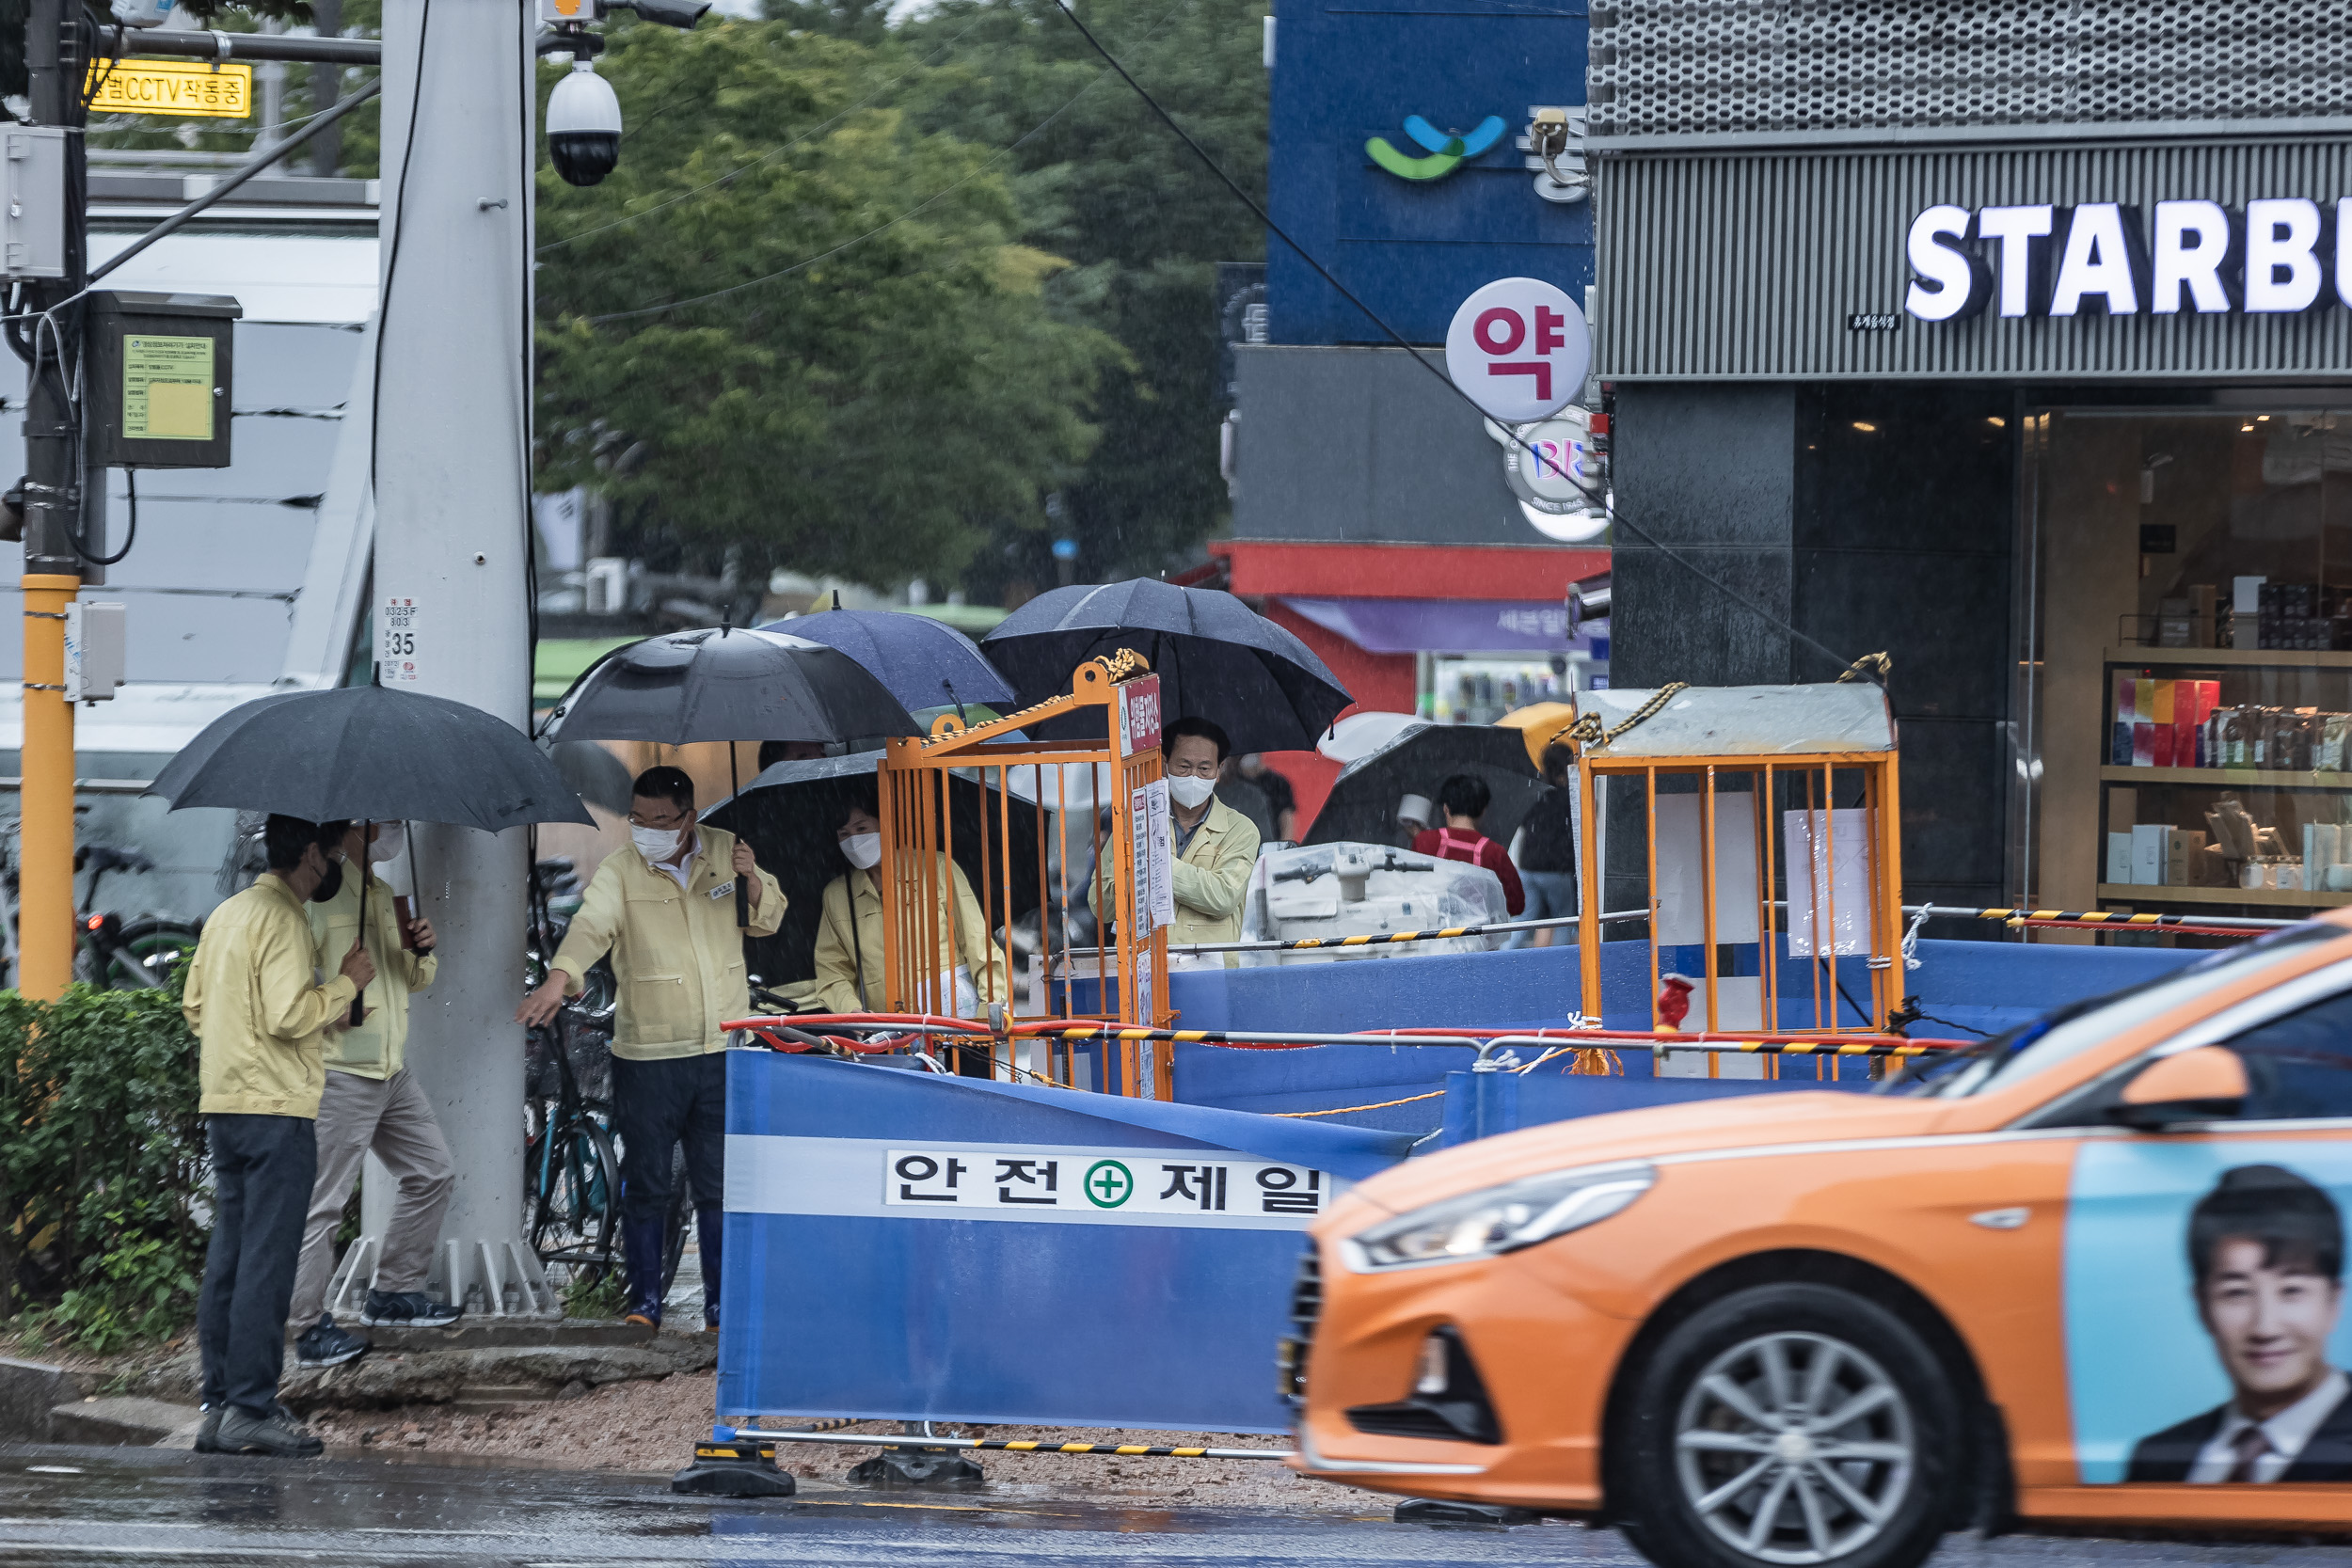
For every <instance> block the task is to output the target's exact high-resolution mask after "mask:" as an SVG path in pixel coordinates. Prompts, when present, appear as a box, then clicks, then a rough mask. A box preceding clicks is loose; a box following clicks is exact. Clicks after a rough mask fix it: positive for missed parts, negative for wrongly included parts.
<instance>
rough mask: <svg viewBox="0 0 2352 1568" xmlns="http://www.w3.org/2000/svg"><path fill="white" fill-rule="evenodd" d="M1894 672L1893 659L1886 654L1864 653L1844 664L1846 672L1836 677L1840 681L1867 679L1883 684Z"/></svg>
mask: <svg viewBox="0 0 2352 1568" xmlns="http://www.w3.org/2000/svg"><path fill="white" fill-rule="evenodd" d="M1894 673H1895V661H1894V660H1893V659H1892V658H1889V657H1887V656H1886V655H1884V654H1864V655H1863V656H1862V657H1860V658H1857V659H1855V660H1854V661H1853V662H1852V663H1851V664H1850V665H1848V666H1846V673H1844V674H1842V675H1839V676H1838V677H1837V678H1838V679H1839V680H1841V681H1859V680H1867V681H1873V682H1876V683H1877V684H1878V685H1880V686H1884V685H1885V684H1886V682H1887V678H1888V677H1889V676H1891V675H1892V674H1894Z"/></svg>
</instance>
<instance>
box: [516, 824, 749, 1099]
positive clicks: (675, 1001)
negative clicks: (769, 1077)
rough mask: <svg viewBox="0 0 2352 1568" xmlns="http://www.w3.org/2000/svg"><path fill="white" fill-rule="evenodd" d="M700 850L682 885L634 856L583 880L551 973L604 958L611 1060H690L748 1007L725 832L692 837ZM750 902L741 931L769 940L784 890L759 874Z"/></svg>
mask: <svg viewBox="0 0 2352 1568" xmlns="http://www.w3.org/2000/svg"><path fill="white" fill-rule="evenodd" d="M695 831H696V832H699V833H700V834H701V835H702V843H701V846H700V847H698V848H697V849H696V850H695V852H694V858H693V859H692V860H691V861H690V862H688V863H687V864H688V872H687V879H686V885H685V886H684V887H683V888H681V887H679V886H678V884H677V879H675V878H674V877H672V876H671V875H670V874H669V873H668V872H666V871H658V870H656V869H654V868H653V867H652V866H650V865H647V864H646V863H645V857H644V856H643V855H641V854H639V853H638V852H637V851H636V850H635V849H633V848H630V849H618V850H615V851H613V852H612V854H610V855H607V856H606V857H605V858H604V863H603V864H602V865H600V866H598V867H596V876H594V877H593V878H591V879H589V882H588V892H587V894H586V895H585V896H584V897H583V898H582V899H581V901H580V912H579V913H578V914H576V915H574V916H573V917H572V928H571V929H570V930H569V931H568V932H566V933H565V934H564V944H563V946H561V947H559V948H558V949H556V954H555V965H554V967H555V968H557V969H560V970H562V971H563V972H564V974H568V975H570V976H571V977H572V987H571V989H572V990H574V991H575V992H576V991H578V990H580V976H581V975H583V974H587V973H588V970H589V968H590V967H591V966H592V965H594V964H595V963H596V960H597V959H598V958H603V957H604V955H605V954H606V953H607V952H608V951H609V952H610V953H612V973H613V974H614V976H615V977H616V978H617V979H618V980H619V981H620V1008H619V1013H618V1016H617V1017H616V1018H615V1019H614V1020H613V1029H612V1054H614V1055H615V1056H625V1057H627V1058H628V1059H629V1060H630V1061H633V1062H649V1061H658V1060H660V1059H661V1058H664V1057H669V1056H699V1055H702V1054H703V1053H706V1052H710V1051H723V1050H725V1049H726V1043H727V1037H726V1031H725V1030H723V1029H722V1028H721V1027H720V1025H721V1024H723V1023H725V1022H728V1021H729V1020H731V1019H739V1018H741V1017H743V1016H745V1015H746V1014H748V1013H749V1012H750V1011H751V1010H752V993H751V985H750V982H749V979H748V978H747V975H746V972H745V970H744V967H743V935H744V932H742V931H739V930H738V929H737V928H736V924H735V874H734V872H733V871H732V870H731V869H730V866H731V865H732V863H733V861H734V859H735V835H734V834H733V833H730V832H724V831H723V830H721V829H718V828H712V827H707V826H706V827H702V828H698V829H696V830H695ZM759 885H760V889H761V893H760V897H759V902H758V903H757V904H756V905H755V906H754V907H753V909H752V923H751V925H750V926H749V927H747V928H746V929H747V930H748V932H749V934H750V935H752V936H755V937H765V936H773V935H774V934H775V930H776V926H777V924H778V923H779V922H781V921H782V920H783V919H784V889H782V888H780V887H778V886H777V885H776V879H774V878H773V877H771V876H770V875H769V874H768V873H767V872H766V871H762V872H760V873H759Z"/></svg>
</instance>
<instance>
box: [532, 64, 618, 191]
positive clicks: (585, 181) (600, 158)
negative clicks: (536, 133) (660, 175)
mask: <svg viewBox="0 0 2352 1568" xmlns="http://www.w3.org/2000/svg"><path fill="white" fill-rule="evenodd" d="M548 154H549V155H550V156H551V157H553V158H554V160H555V172H556V173H558V174H560V175H562V176H563V177H564V180H565V182H568V183H570V184H574V185H593V184H595V183H596V182H597V181H599V180H602V179H603V178H604V177H605V176H606V175H608V174H610V173H612V166H613V165H615V164H617V163H619V162H620V161H621V101H620V100H619V99H618V98H615V97H614V96H613V95H612V84H611V83H610V82H607V81H606V80H605V79H604V78H603V77H601V76H599V75H597V74H596V68H595V67H594V66H592V65H590V64H589V63H588V62H587V61H586V60H575V61H574V62H572V69H571V70H570V71H566V72H565V73H564V79H563V80H562V81H560V82H558V83H556V84H555V90H554V91H553V92H551V93H549V94H548Z"/></svg>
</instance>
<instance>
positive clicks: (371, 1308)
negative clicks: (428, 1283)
mask: <svg viewBox="0 0 2352 1568" xmlns="http://www.w3.org/2000/svg"><path fill="white" fill-rule="evenodd" d="M465 1315H466V1309H465V1308H464V1307H451V1306H448V1305H446V1304H445V1303H442V1302H437V1301H435V1300H434V1299H433V1298H432V1297H431V1296H428V1295H426V1294H425V1293H424V1292H423V1291H369V1292H368V1306H367V1310H365V1311H363V1312H361V1313H360V1314H359V1321H360V1322H361V1323H366V1324H367V1325H368V1326H369V1327H370V1328H447V1327H448V1326H449V1325H450V1324H452V1323H455V1322H456V1321H457V1320H458V1319H459V1318H462V1317H464V1316H465Z"/></svg>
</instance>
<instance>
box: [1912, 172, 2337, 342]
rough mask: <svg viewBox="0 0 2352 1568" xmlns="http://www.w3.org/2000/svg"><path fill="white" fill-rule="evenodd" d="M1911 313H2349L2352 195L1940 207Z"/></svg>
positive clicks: (1919, 256)
mask: <svg viewBox="0 0 2352 1568" xmlns="http://www.w3.org/2000/svg"><path fill="white" fill-rule="evenodd" d="M1904 254H1905V256H1906V258H1907V259H1908V260H1909V261H1910V263H1911V270H1912V274H1913V279H1912V282H1911V285H1910V287H1909V289H1908V290H1907V291H1906V292H1905V294H1904V298H1903V309H1905V310H1906V311H1908V312H1909V313H1910V314H1911V315H1913V316H1914V317H1915V318H1917V319H1918V320H1920V321H1924V322H1948V321H1964V320H1966V319H1968V318H1969V317H1972V316H1976V315H1979V314H1981V313H1983V311H1984V310H1985V309H1986V308H1987V307H1988V306H1993V305H1994V303H1995V302H1996V301H1997V302H1998V311H1997V313H1998V314H2000V315H2002V316H2041V317H2058V318H2066V317H2072V316H2094V315H2107V316H2139V315H2153V316H2170V315H2208V316H2212V315H2228V314H2233V313H2244V314H2247V315H2291V314H2295V313H2296V312H2299V311H2304V310H2310V309H2316V308H2318V307H2320V306H2322V305H2325V304H2327V303H2328V301H2330V300H2333V301H2335V302H2336V303H2338V304H2341V305H2344V306H2345V307H2346V308H2352V198H2344V199H2343V200H2339V201H2337V202H2335V203H2334V204H2333V206H2332V207H2323V206H2322V205H2321V204H2320V203H2319V202H2316V201H2312V200H2307V199H2305V198H2301V197H2283V198H2262V199H2258V200H2253V201H2249V202H2247V203H2246V205H2245V206H2244V207H2243V208H2238V209H2233V208H2229V207H2224V206H2223V205H2221V203H2219V202H2217V201H2202V200H2199V201H2159V202H2157V203H2155V204H2154V205H2153V207H2151V208H2148V209H2146V210H2145V211H2143V210H2142V209H2141V208H2139V207H2137V206H2136V205H2133V204H2130V203H2127V202H2118V201H2087V202H2084V203H2082V204H2080V205H2078V206H2073V207H2062V206H2058V205H2056V204H2054V203H2050V202H2041V203H2034V204H2028V205H2024V206H2013V207H1979V208H1977V209H1976V210H1975V211H1973V212H1972V211H1970V210H1969V209H1968V208H1965V207H1955V206H1949V205H1940V206H1934V207H1930V208H1928V209H1927V210H1926V211H1925V212H1923V213H1921V214H1918V215H1917V216H1916V217H1915V218H1913V219H1912V221H1911V230H1910V233H1909V235H1908V237H1907V238H1906V240H1905V244H1904Z"/></svg>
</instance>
